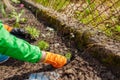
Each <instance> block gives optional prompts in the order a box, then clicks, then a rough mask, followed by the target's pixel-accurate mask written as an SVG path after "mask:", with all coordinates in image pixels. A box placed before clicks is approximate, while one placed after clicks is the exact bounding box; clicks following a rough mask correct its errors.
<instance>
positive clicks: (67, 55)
mask: <svg viewBox="0 0 120 80" xmlns="http://www.w3.org/2000/svg"><path fill="white" fill-rule="evenodd" d="M65 57H66V58H67V59H68V60H70V59H71V57H72V55H71V53H70V52H68V53H66V54H65Z"/></svg>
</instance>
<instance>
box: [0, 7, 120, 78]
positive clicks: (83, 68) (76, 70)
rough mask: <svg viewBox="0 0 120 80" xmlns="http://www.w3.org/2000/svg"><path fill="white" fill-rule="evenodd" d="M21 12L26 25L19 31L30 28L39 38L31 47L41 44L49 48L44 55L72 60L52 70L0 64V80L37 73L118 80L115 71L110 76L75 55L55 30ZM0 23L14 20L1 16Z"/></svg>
mask: <svg viewBox="0 0 120 80" xmlns="http://www.w3.org/2000/svg"><path fill="white" fill-rule="evenodd" d="M19 10H21V9H19ZM19 10H18V11H19ZM24 10H25V13H24V14H23V15H22V17H25V18H26V19H27V22H26V23H20V26H21V27H22V28H24V27H26V26H28V25H29V26H34V27H36V28H37V29H38V30H39V31H40V36H39V38H38V39H37V41H36V42H34V43H31V44H34V45H37V42H38V41H39V40H45V41H46V42H48V43H49V44H50V47H49V49H48V50H47V51H51V52H55V53H58V54H62V55H65V54H66V53H68V52H71V53H72V54H73V55H74V58H73V59H72V60H71V62H70V63H69V64H67V65H65V66H64V67H63V68H60V69H54V68H52V67H51V66H50V65H48V64H43V63H36V64H31V63H27V62H21V61H17V60H15V59H12V58H11V59H9V60H8V61H7V62H5V63H3V64H0V80H24V79H27V78H28V77H29V75H30V74H31V73H39V72H48V73H50V72H55V73H58V74H59V75H60V77H59V79H57V80H119V78H120V74H119V71H116V74H113V73H112V71H111V70H109V69H108V68H107V67H105V66H103V65H102V64H101V63H100V62H99V61H97V60H96V59H94V58H93V57H92V56H91V55H90V54H88V52H83V51H78V50H77V49H76V47H75V46H76V45H75V44H74V42H73V40H72V39H70V38H69V37H68V35H67V34H66V35H61V34H59V32H57V31H56V30H54V29H51V28H50V27H49V26H47V25H45V24H44V21H38V20H37V19H36V18H35V16H34V15H33V14H32V12H31V11H29V10H27V9H26V8H24ZM0 15H1V14H0ZM0 19H1V20H3V22H4V23H7V24H10V25H13V24H14V19H13V20H12V19H9V18H3V17H2V16H1V17H0Z"/></svg>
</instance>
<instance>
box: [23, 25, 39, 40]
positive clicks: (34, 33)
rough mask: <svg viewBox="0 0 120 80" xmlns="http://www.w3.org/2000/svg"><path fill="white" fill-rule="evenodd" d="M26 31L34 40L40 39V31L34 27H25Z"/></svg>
mask: <svg viewBox="0 0 120 80" xmlns="http://www.w3.org/2000/svg"><path fill="white" fill-rule="evenodd" d="M25 30H26V31H27V32H28V33H29V34H30V35H31V37H32V38H33V39H36V38H39V35H40V31H39V30H37V29H36V28H35V27H33V26H27V27H25Z"/></svg>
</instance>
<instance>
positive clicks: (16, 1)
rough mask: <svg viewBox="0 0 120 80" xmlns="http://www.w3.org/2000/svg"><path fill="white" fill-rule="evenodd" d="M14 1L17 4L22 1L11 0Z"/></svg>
mask: <svg viewBox="0 0 120 80" xmlns="http://www.w3.org/2000/svg"><path fill="white" fill-rule="evenodd" d="M11 1H12V2H14V3H16V4H19V3H20V0H11Z"/></svg>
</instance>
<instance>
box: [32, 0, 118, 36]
mask: <svg viewBox="0 0 120 80" xmlns="http://www.w3.org/2000/svg"><path fill="white" fill-rule="evenodd" d="M33 1H35V2H37V3H40V4H42V5H44V6H46V7H50V8H52V9H54V10H56V11H61V10H62V9H65V8H66V7H67V5H69V4H70V3H72V2H71V0H33ZM80 1H81V0H79V1H78V2H77V3H79V2H80ZM84 1H85V3H84V4H86V5H84V6H83V5H81V6H82V7H81V8H82V10H77V11H75V16H74V17H75V18H76V19H78V20H79V21H80V22H81V23H83V24H87V25H90V26H92V27H93V28H97V29H100V30H101V31H102V32H103V33H105V34H106V35H107V36H109V37H117V36H120V34H118V33H119V32H118V31H119V27H116V25H117V26H120V24H118V21H120V20H119V17H120V16H117V18H116V17H115V15H113V13H114V12H116V9H118V10H120V1H119V0H113V1H112V2H111V1H110V0H106V1H104V0H101V1H100V0H94V1H92V0H84ZM116 1H118V2H117V3H115V2H116ZM81 2H82V1H81ZM102 2H103V4H102ZM113 3H115V4H114V6H112V5H113ZM98 5H99V6H100V7H99V8H100V9H98V8H96V7H98ZM110 6H112V7H110ZM107 7H110V8H109V9H107V10H106V11H105V12H103V13H102V14H101V12H102V11H104V8H107ZM115 8H116V9H115ZM63 11H64V10H63ZM111 15H112V20H113V21H112V23H111V22H110V23H108V24H109V25H110V27H106V21H104V20H105V19H107V18H109V16H111ZM119 15H120V14H119ZM110 19H111V18H109V20H110ZM101 24H102V26H101ZM114 24H116V25H114ZM113 25H114V26H113ZM100 26H101V28H100ZM111 27H112V28H111ZM113 27H114V29H113ZM104 28H105V30H103V29H104Z"/></svg>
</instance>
